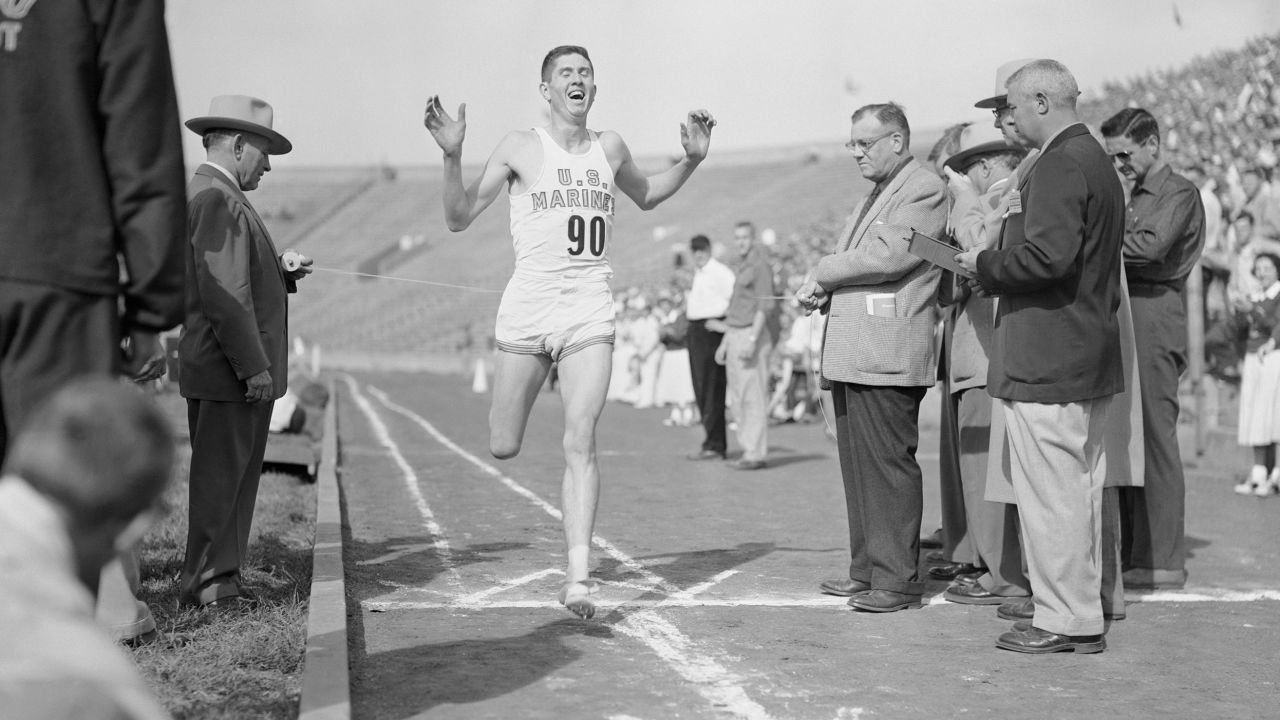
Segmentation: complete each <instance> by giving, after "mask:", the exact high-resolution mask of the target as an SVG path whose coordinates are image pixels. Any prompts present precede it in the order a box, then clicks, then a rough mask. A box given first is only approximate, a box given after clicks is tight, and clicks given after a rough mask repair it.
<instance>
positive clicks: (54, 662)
mask: <svg viewBox="0 0 1280 720" xmlns="http://www.w3.org/2000/svg"><path fill="white" fill-rule="evenodd" d="M173 459H174V446H173V437H172V432H171V430H170V429H169V425H168V421H167V420H166V419H165V417H164V416H163V415H162V414H161V413H160V412H159V411H157V410H156V409H155V407H154V406H153V405H152V403H151V402H150V400H149V399H148V398H147V397H145V396H144V395H143V394H142V392H141V391H139V390H138V389H136V388H132V387H129V386H127V385H125V384H122V383H120V382H116V381H112V380H109V379H106V378H82V379H78V380H74V381H71V382H70V383H68V384H66V385H64V386H63V387H62V389H61V390H59V391H57V392H55V393H54V394H53V395H52V396H51V397H49V398H48V399H47V401H46V402H45V403H44V404H42V405H41V406H40V407H39V408H38V409H37V410H35V411H34V412H33V413H32V414H31V415H30V417H29V420H28V422H27V423H26V424H25V425H24V427H23V430H22V432H20V433H19V434H18V436H17V437H16V438H15V439H14V441H13V443H12V445H11V446H10V452H9V456H8V458H7V459H6V460H5V463H4V468H3V475H2V476H0V637H3V638H4V642H3V643H0V715H4V717H12V718H23V719H24V720H27V719H29V720H52V719H53V718H66V719H67V720H95V719H98V718H102V719H106V718H111V719H112V720H121V719H125V718H130V719H136V720H142V719H144V718H167V717H168V714H167V713H165V712H164V710H162V709H161V707H160V706H159V704H158V703H157V702H156V700H155V698H154V697H153V696H152V694H151V691H150V689H149V688H148V687H147V685H146V683H145V682H144V681H143V679H142V677H141V676H140V675H139V674H138V671H137V669H136V668H135V667H134V663H133V658H131V657H129V655H128V654H127V653H126V652H125V651H124V649H123V648H121V647H119V646H118V645H117V643H115V642H114V641H113V640H112V639H111V638H110V637H109V636H108V635H107V633H106V632H104V631H103V629H102V628H101V627H99V626H98V625H97V624H96V623H95V622H94V618H93V606H94V595H95V594H96V592H97V587H98V578H99V577H100V575H101V573H102V568H103V567H104V566H105V565H106V564H107V563H109V562H111V561H112V559H113V558H114V557H116V556H117V555H121V554H127V553H131V552H132V551H133V549H134V548H135V547H136V546H137V544H138V543H139V542H140V541H141V540H142V537H143V535H144V534H145V533H146V532H147V529H148V528H149V527H150V526H151V524H152V522H153V521H154V520H155V519H156V518H157V517H159V515H160V514H161V509H160V503H161V497H162V495H163V494H164V488H165V486H166V484H167V483H168V481H169V476H170V473H171V472H172V470H173Z"/></svg>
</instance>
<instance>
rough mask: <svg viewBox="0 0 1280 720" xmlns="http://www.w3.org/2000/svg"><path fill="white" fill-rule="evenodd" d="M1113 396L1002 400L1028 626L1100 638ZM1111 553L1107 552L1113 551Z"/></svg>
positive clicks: (1064, 633) (1102, 624)
mask: <svg viewBox="0 0 1280 720" xmlns="http://www.w3.org/2000/svg"><path fill="white" fill-rule="evenodd" d="M1110 405H1111V397H1110V396H1108V397H1103V398H1098V399H1095V400H1088V401H1084V402H1078V403H1062V404H1044V403H1028V402H1011V401H1004V402H1003V403H1002V406H1003V409H1004V417H1005V424H1006V432H1007V433H1008V440H1009V459H1010V463H1009V464H1010V471H1011V472H1010V475H1011V480H1012V481H1013V492H1014V495H1015V496H1016V497H1017V500H1018V517H1019V520H1020V523H1021V529H1022V549H1023V553H1024V554H1025V556H1026V560H1027V577H1028V579H1030V581H1031V591H1032V595H1033V596H1034V599H1035V620H1034V621H1033V622H1034V625H1035V627H1038V628H1040V629H1042V630H1048V631H1049V632H1053V633H1059V634H1063V635H1099V634H1101V633H1102V631H1103V627H1104V622H1103V617H1102V598H1101V591H1102V559H1103V558H1102V554H1103V549H1102V522H1103V519H1102V485H1103V482H1104V481H1105V480H1106V474H1107V462H1106V452H1105V450H1106V443H1105V430H1106V421H1107V409H1108V408H1109V407H1110ZM1112 551H1113V550H1112Z"/></svg>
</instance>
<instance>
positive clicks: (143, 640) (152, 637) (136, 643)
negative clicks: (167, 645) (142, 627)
mask: <svg viewBox="0 0 1280 720" xmlns="http://www.w3.org/2000/svg"><path fill="white" fill-rule="evenodd" d="M159 639H160V631H159V630H156V629H155V628H151V629H150V630H148V631H146V632H144V633H141V634H139V635H134V636H133V637H127V638H121V639H120V644H122V645H124V646H125V647H127V648H129V649H130V650H137V649H138V648H140V647H143V646H144V645H151V644H152V643H154V642H156V641H157V640H159Z"/></svg>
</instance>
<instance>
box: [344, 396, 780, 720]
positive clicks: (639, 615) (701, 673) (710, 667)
mask: <svg viewBox="0 0 1280 720" xmlns="http://www.w3.org/2000/svg"><path fill="white" fill-rule="evenodd" d="M348 382H349V383H350V382H352V381H351V380H350V378H348ZM369 394H370V395H373V396H374V397H376V398H377V399H378V401H379V402H381V403H382V404H383V405H384V406H385V407H387V408H388V409H389V410H392V411H394V412H396V413H399V414H400V415H402V416H404V417H405V418H408V419H409V420H411V421H412V422H414V423H415V424H417V425H418V426H419V427H421V428H422V429H423V430H424V431H426V433H427V434H428V435H430V436H431V437H432V438H434V439H435V440H436V442H439V443H440V444H441V445H444V446H445V447H447V448H449V449H450V450H452V451H453V452H455V453H457V454H458V456H459V457H461V458H463V459H465V460H467V461H468V462H470V463H471V464H472V465H475V466H476V467H477V468H479V469H480V470H481V471H483V472H484V473H485V474H487V475H489V476H491V477H494V478H496V479H497V480H498V481H499V482H501V483H502V484H503V485H505V486H506V487H507V488H509V489H510V490H512V491H513V492H515V493H517V494H518V495H520V496H522V497H524V498H525V499H527V500H529V501H530V502H531V503H533V504H534V505H536V506H537V507H539V508H541V509H542V510H543V511H544V512H546V513H547V514H549V515H551V516H552V517H554V518H556V519H557V520H560V519H562V516H561V514H560V511H559V510H558V509H557V508H556V507H555V506H553V505H552V504H551V503H549V502H547V501H546V500H543V499H542V498H541V497H539V496H538V495H537V494H536V493H534V492H533V491H531V490H529V489H528V488H526V487H524V486H523V485H520V484H519V483H517V482H516V481H515V480H512V479H511V478H509V477H507V476H506V475H503V474H502V472H501V471H500V470H498V469H497V468H496V467H494V466H492V465H490V464H489V463H487V462H485V461H483V460H481V459H480V458H478V457H476V456H475V455H472V454H471V453H470V452H468V451H467V450H465V449H464V448H462V447H461V446H459V445H458V444H457V443H455V442H453V441H452V440H450V439H449V438H448V437H446V436H445V435H444V434H443V433H441V432H440V431H439V430H437V429H436V427H435V426H434V425H432V424H431V423H430V422H428V421H427V420H426V418H423V417H422V416H420V415H418V414H417V413H415V412H413V411H412V410H409V409H408V408H406V407H404V406H401V405H398V404H396V403H394V402H392V401H391V399H390V398H388V397H387V395H386V393H383V392H382V391H381V390H379V389H377V388H375V387H373V386H369ZM384 427H385V426H384ZM424 504H425V503H424ZM591 540H592V543H593V544H595V545H596V546H598V547H600V548H601V549H602V550H604V551H605V553H607V554H608V555H609V556H610V557H612V558H613V559H614V560H617V561H618V563H620V564H621V565H622V566H623V567H626V568H627V569H628V570H631V571H633V572H635V573H638V574H640V575H641V576H642V577H644V579H645V580H646V581H648V582H649V583H651V584H652V586H653V589H655V590H661V591H662V592H663V593H665V594H667V595H668V596H675V595H679V594H680V593H681V589H680V588H679V587H676V586H675V585H673V584H672V583H670V582H668V581H667V580H665V579H663V578H662V577H659V576H658V575H656V574H655V573H653V571H651V570H649V569H648V568H646V567H645V566H643V565H641V564H640V563H639V562H637V561H636V560H635V559H633V558H632V557H631V556H629V555H627V554H626V553H624V552H622V550H620V549H618V548H617V547H615V546H614V545H613V544H612V543H610V542H609V541H607V540H605V539H604V538H602V537H600V536H598V535H596V536H593V537H592V538H591ZM668 599H670V597H669V598H668ZM546 605H547V603H542V604H540V605H538V607H544V606H546ZM656 610H657V608H656V607H655V608H649V609H642V610H640V611H639V612H634V613H629V614H626V615H625V616H624V617H623V618H622V620H621V621H620V622H618V623H617V624H616V625H614V628H615V629H617V630H618V631H619V632H621V633H623V634H625V635H630V636H631V637H634V638H636V639H638V640H641V641H642V642H644V643H645V644H646V645H648V646H649V648H650V649H651V650H653V651H654V653H656V654H657V655H658V656H659V657H661V658H662V659H663V660H665V661H666V662H667V664H668V665H669V666H671V668H672V669H673V670H674V671H675V672H676V673H677V674H678V675H680V677H682V678H684V679H685V680H686V681H687V682H689V683H691V684H692V685H693V686H694V688H695V689H696V690H697V691H698V693H699V694H700V695H702V697H703V698H705V699H706V700H707V701H709V702H710V703H711V704H712V706H713V707H715V708H716V709H717V710H720V711H722V712H725V713H726V714H729V715H732V716H734V717H740V718H748V719H750V720H769V713H768V712H767V711H766V710H765V709H764V707H763V706H762V705H760V704H759V703H757V702H756V701H754V700H752V699H751V698H750V697H748V696H747V692H746V690H744V689H743V688H742V686H741V685H740V684H739V683H740V679H739V678H738V676H736V675H735V674H733V673H731V672H729V670H728V669H727V668H725V666H724V665H722V664H721V663H720V662H719V661H718V660H716V659H715V658H713V657H711V656H710V655H708V654H707V653H705V652H704V651H701V650H700V649H699V648H698V647H697V645H696V644H695V643H694V642H693V640H691V639H690V638H689V637H688V636H687V635H685V634H684V633H682V632H681V631H680V629H679V628H677V627H676V626H675V625H673V624H671V622H670V621H668V620H667V619H665V618H663V617H662V616H660V615H658V614H657V612H656Z"/></svg>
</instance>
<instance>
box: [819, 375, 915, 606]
mask: <svg viewBox="0 0 1280 720" xmlns="http://www.w3.org/2000/svg"><path fill="white" fill-rule="evenodd" d="M925 391H926V388H923V387H876V386H871V385H858V384H855V383H844V382H833V383H832V388H831V404H832V406H833V407H834V409H835V416H836V446H837V448H838V449H839V452H840V474H841V475H842V476H843V479H844V499H845V509H846V511H847V513H848V521H849V557H850V559H849V578H850V579H852V580H858V581H860V582H865V583H869V584H870V585H871V588H872V589H873V590H891V591H893V592H899V593H907V594H909V595H921V594H923V593H924V583H923V582H921V581H920V575H919V564H918V558H919V554H920V514H921V512H922V511H923V509H924V488H923V482H922V477H921V473H920V465H919V463H917V462H916V448H917V447H918V446H919V443H920V430H919V420H920V401H921V400H923V399H924V394H925Z"/></svg>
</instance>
